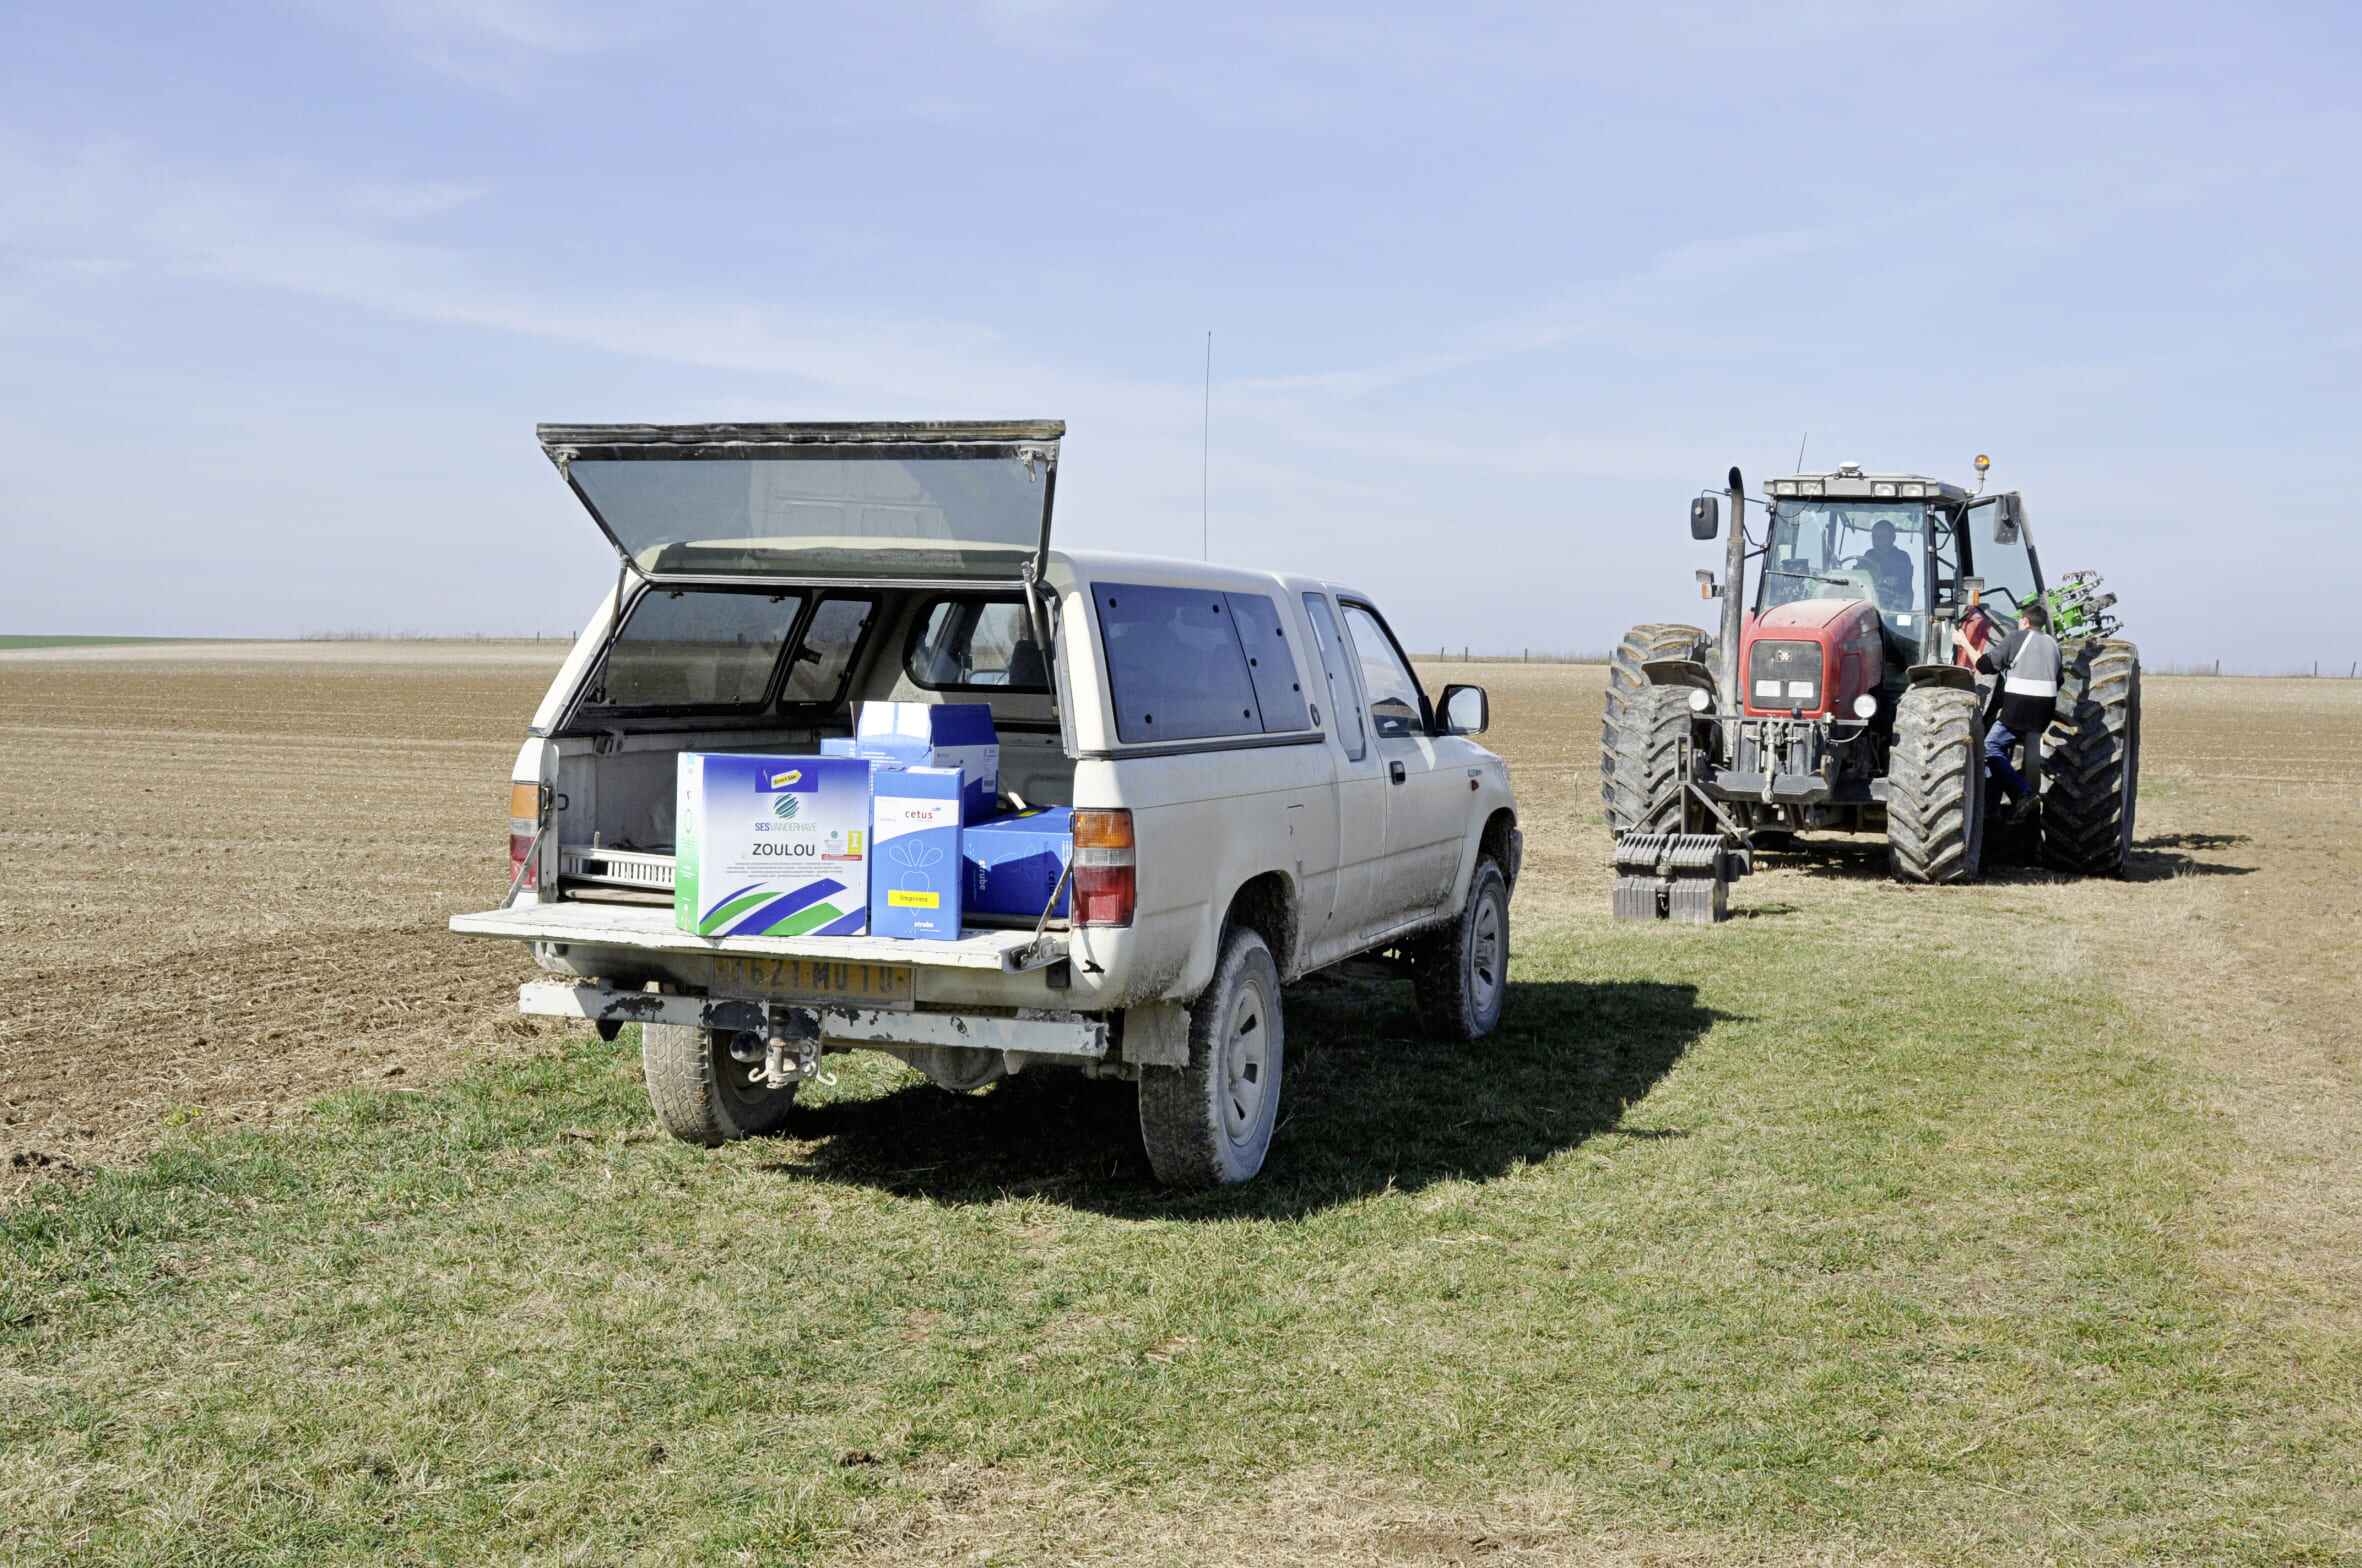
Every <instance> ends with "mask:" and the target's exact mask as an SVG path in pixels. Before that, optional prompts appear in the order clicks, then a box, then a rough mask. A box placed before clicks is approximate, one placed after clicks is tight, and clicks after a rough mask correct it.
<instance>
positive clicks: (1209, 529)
mask: <svg viewBox="0 0 2362 1568" xmlns="http://www.w3.org/2000/svg"><path fill="white" fill-rule="evenodd" d="M1213 447H1214V329H1213V328H1211V327H1208V328H1207V329H1206V404H1205V422H1204V423H1203V424H1202V425H1201V426H1199V428H1198V437H1197V530H1198V540H1197V549H1198V558H1199V559H1200V560H1206V561H1210V560H1212V559H1213V558H1214V522H1213V518H1214V505H1213V493H1214V492H1213V487H1212V484H1211V482H1210V479H1209V476H1210V475H1211V473H1212V472H1213V466H1212V452H1213Z"/></svg>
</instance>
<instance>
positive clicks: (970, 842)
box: [960, 806, 1074, 920]
mask: <svg viewBox="0 0 2362 1568" xmlns="http://www.w3.org/2000/svg"><path fill="white" fill-rule="evenodd" d="M1073 858H1074V812H1073V811H1072V810H1071V809H1070V808H1068V807H1065V806H1038V807H1035V808H1034V809H1032V810H1030V811H1017V812H1011V813H1010V814H1009V815H1007V816H1003V817H987V818H985V819H984V820H983V821H981V822H977V821H971V822H969V823H968V825H967V827H966V829H965V830H964V831H963V832H962V833H961V834H960V859H961V860H962V861H963V862H964V863H965V867H966V882H967V888H966V893H967V901H968V913H969V914H971V915H1017V916H1022V917H1023V918H1025V919H1027V920H1032V919H1034V918H1036V917H1038V916H1039V915H1040V914H1041V912H1042V906H1043V905H1044V904H1047V903H1048V902H1049V901H1050V893H1051V891H1052V890H1053V889H1056V891H1057V894H1058V903H1057V907H1056V908H1054V909H1052V910H1051V911H1050V913H1051V914H1052V915H1054V916H1063V915H1064V914H1065V913H1066V906H1067V904H1068V902H1069V900H1070V895H1071V894H1072V892H1073V888H1072V885H1071V883H1070V884H1069V885H1068V886H1066V887H1059V885H1058V884H1059V879H1060V878H1061V877H1063V876H1064V875H1065V872H1066V866H1067V862H1068V861H1070V860H1072V859H1073Z"/></svg>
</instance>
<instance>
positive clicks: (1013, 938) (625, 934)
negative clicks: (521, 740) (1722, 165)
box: [451, 903, 1066, 974]
mask: <svg viewBox="0 0 2362 1568" xmlns="http://www.w3.org/2000/svg"><path fill="white" fill-rule="evenodd" d="M451 929H452V930H454V931H456V932H458V933H459V934H461V935H462V936H494V937H507V938H509V939H511V940H512V941H519V942H568V943H577V944H580V945H582V946H585V947H622V948H640V949H643V950H647V951H652V952H663V953H714V954H740V955H744V956H746V957H750V958H810V959H818V960H821V961H824V962H830V963H843V964H863V963H868V964H910V965H915V966H917V967H919V968H938V969H987V970H992V971H995V972H997V973H1000V974H1022V973H1024V972H1026V971H1028V970H1033V969H1041V968H1046V967H1047V966H1048V965H1050V964H1053V963H1055V962H1057V961H1058V960H1059V959H1061V958H1064V957H1065V956H1066V940H1065V937H1064V935H1063V934H1062V933H1059V932H1055V931H1053V932H1047V933H1045V934H1044V935H1043V936H1042V938H1041V940H1040V941H1039V942H1036V941H1035V940H1034V935H1033V933H1032V932H1031V931H986V930H977V929H974V928H971V929H969V930H966V931H963V932H962V933H961V934H960V938H959V940H958V941H956V942H917V941H912V940H910V939H908V938H905V937H886V936H801V937H796V936H724V937H705V936H697V935H694V934H692V933H690V932H687V931H683V930H682V929H681V928H680V927H679V926H677V925H675V924H673V912H672V910H671V909H670V908H669V907H666V906H663V905H656V904H594V903H559V904H519V905H517V906H515V907H514V908H510V909H487V910H485V911H484V912H483V913H481V914H474V915H453V916H452V917H451Z"/></svg>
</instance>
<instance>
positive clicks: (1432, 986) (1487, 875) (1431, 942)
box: [1411, 856, 1509, 1040]
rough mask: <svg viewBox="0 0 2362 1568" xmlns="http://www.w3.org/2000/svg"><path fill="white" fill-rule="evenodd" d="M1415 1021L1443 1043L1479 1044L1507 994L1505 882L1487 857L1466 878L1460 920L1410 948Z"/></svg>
mask: <svg viewBox="0 0 2362 1568" xmlns="http://www.w3.org/2000/svg"><path fill="white" fill-rule="evenodd" d="M1411 990H1412V994H1413V996H1414V997H1415V998H1416V999H1417V1001H1418V1004H1419V1022H1420V1023H1421V1024H1423V1025H1424V1026H1425V1027H1426V1029H1427V1032H1428V1033H1429V1034H1431V1035H1439V1036H1441V1037H1442V1038H1444V1039H1446V1040H1481V1039H1483V1038H1484V1037H1485V1036H1486V1035H1488V1034H1491V1033H1492V1032H1493V1028H1494V1026H1495V1025H1496V1024H1498V1023H1500V1021H1501V1004H1502V1003H1503V1002H1504V1001H1506V1000H1507V999H1508V996H1509V880H1508V878H1506V877H1504V876H1502V875H1501V867H1500V864H1499V863H1498V862H1497V861H1495V860H1493V859H1492V858H1491V857H1489V856H1487V857H1485V858H1483V859H1480V860H1478V861H1477V863H1476V873H1475V875H1473V876H1471V877H1470V878H1469V879H1468V902H1467V903H1466V904H1465V905H1464V906H1462V908H1461V910H1460V913H1459V916H1458V918H1457V919H1455V920H1453V921H1452V923H1451V924H1450V925H1448V926H1445V927H1444V928H1443V929H1442V930H1440V931H1438V932H1436V933H1435V934H1434V935H1433V936H1430V937H1425V938H1422V939H1421V940H1420V941H1419V942H1417V943H1416V944H1414V945H1413V946H1412V948H1411Z"/></svg>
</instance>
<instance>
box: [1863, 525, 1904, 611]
mask: <svg viewBox="0 0 2362 1568" xmlns="http://www.w3.org/2000/svg"><path fill="white" fill-rule="evenodd" d="M1860 565H1861V567H1862V569H1863V570H1864V571H1866V572H1868V573H1869V574H1870V581H1871V582H1872V583H1873V584H1875V585H1876V588H1877V592H1878V607H1879V608H1880V609H1882V610H1908V609H1910V608H1911V557H1910V556H1909V555H1907V554H1905V553H1904V552H1903V551H1901V550H1899V549H1897V548H1895V525H1894V524H1892V523H1883V522H1882V523H1874V524H1872V525H1871V527H1870V548H1869V549H1867V550H1865V551H1863V552H1862V554H1861V557H1860Z"/></svg>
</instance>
